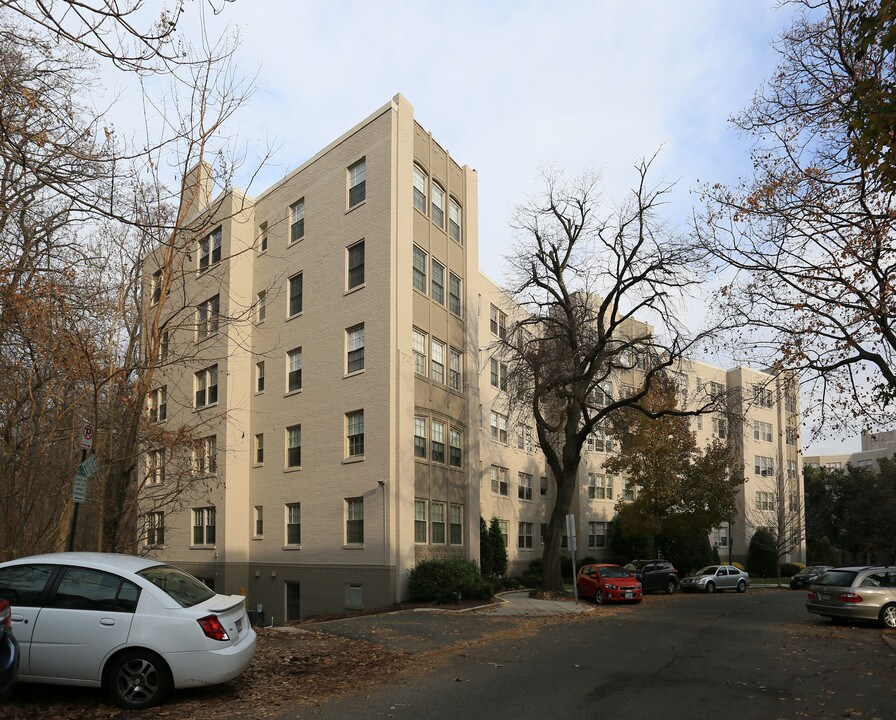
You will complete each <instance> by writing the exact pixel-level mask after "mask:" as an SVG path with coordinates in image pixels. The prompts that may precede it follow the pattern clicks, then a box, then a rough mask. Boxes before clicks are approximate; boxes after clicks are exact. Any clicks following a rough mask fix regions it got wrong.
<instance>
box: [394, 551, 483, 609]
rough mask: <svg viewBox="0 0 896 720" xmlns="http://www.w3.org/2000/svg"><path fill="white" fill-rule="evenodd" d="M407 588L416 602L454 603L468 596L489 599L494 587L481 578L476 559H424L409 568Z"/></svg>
mask: <svg viewBox="0 0 896 720" xmlns="http://www.w3.org/2000/svg"><path fill="white" fill-rule="evenodd" d="M408 592H409V595H410V598H411V600H413V601H414V602H431V601H436V602H439V603H455V602H458V601H460V600H461V599H463V598H465V597H466V598H473V599H477V600H479V599H487V598H489V597H491V596H492V594H493V589H492V586H491V584H490V583H487V582H486V581H484V580H483V579H482V576H481V575H480V573H479V567H478V566H477V565H476V563H474V562H472V561H470V560H460V559H447V560H424V561H422V562H420V563H418V564H417V566H416V567H414V568H412V569H411V570H409V571H408ZM486 592H487V593H488V594H487V595H486V594H484V593H486Z"/></svg>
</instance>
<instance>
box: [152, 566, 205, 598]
mask: <svg viewBox="0 0 896 720" xmlns="http://www.w3.org/2000/svg"><path fill="white" fill-rule="evenodd" d="M137 574H138V575H139V576H140V577H143V578H146V579H147V580H149V581H150V582H151V583H152V584H153V585H155V586H156V587H158V588H161V589H162V590H164V591H165V592H166V593H168V595H169V596H171V598H172V599H173V600H174V601H175V602H176V603H177V604H178V605H180V606H181V607H192V606H193V605H198V604H199V603H201V602H205V601H206V600H208V599H209V598H213V597H214V596H215V593H214V592H213V591H212V590H209V589H208V587H207V586H206V585H204V584H203V583H202V582H201V581H199V580H197V579H196V578H194V577H193V576H192V575H189V574H188V573H185V572H184V571H183V570H178V569H177V568H176V567H172V566H171V565H155V566H154V567H150V568H146V570H141V571H140V572H138V573H137Z"/></svg>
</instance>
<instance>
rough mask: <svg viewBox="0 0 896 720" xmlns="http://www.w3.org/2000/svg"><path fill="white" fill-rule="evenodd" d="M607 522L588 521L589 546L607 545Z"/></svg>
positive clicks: (599, 546)
mask: <svg viewBox="0 0 896 720" xmlns="http://www.w3.org/2000/svg"><path fill="white" fill-rule="evenodd" d="M608 525H609V523H605V522H589V523H588V547H590V548H602V547H607V526H608Z"/></svg>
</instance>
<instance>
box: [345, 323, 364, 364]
mask: <svg viewBox="0 0 896 720" xmlns="http://www.w3.org/2000/svg"><path fill="white" fill-rule="evenodd" d="M345 347H346V365H345V368H346V371H347V372H349V373H353V372H359V371H361V370H363V369H364V323H361V324H360V325H355V326H354V327H350V328H349V329H348V330H346V331H345Z"/></svg>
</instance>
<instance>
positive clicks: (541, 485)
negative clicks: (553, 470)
mask: <svg viewBox="0 0 896 720" xmlns="http://www.w3.org/2000/svg"><path fill="white" fill-rule="evenodd" d="M548 487H549V486H548V479H547V477H545V476H544V475H542V476H541V479H540V480H539V481H538V494H539V495H540V496H541V497H543V498H546V497H547V496H548Z"/></svg>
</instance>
